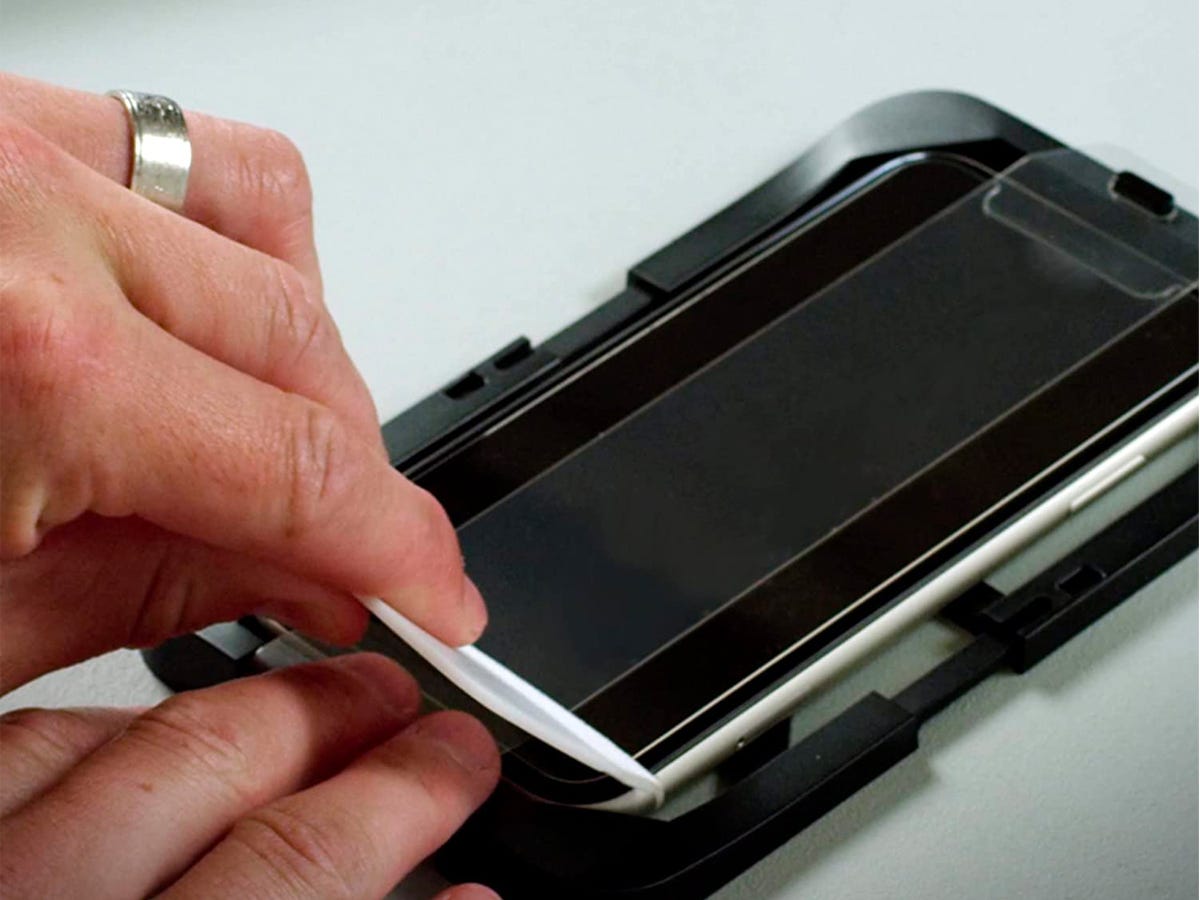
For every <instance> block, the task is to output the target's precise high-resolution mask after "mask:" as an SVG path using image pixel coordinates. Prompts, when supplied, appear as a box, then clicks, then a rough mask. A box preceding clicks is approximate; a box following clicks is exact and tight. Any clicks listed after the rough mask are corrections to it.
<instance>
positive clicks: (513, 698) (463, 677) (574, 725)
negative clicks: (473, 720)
mask: <svg viewBox="0 0 1200 900" xmlns="http://www.w3.org/2000/svg"><path fill="white" fill-rule="evenodd" d="M359 599H360V600H361V601H362V604H363V605H364V606H365V607H366V608H367V609H369V610H370V611H371V612H372V613H373V614H374V615H375V616H376V618H378V619H379V621H381V622H383V624H384V625H386V626H387V627H388V628H389V629H390V630H391V631H392V633H393V634H395V635H396V636H397V637H398V638H400V640H402V641H404V643H406V644H408V645H409V646H410V647H412V648H413V650H415V651H416V652H417V653H418V654H420V656H421V657H422V658H423V659H424V660H425V661H426V662H427V663H429V664H430V665H431V666H433V667H434V668H435V669H437V670H438V671H439V672H441V673H442V674H443V675H445V676H446V677H447V678H448V679H450V681H451V682H452V683H453V684H454V685H456V686H457V687H458V689H459V690H461V691H462V692H463V693H465V694H467V695H468V696H470V697H471V698H472V699H474V700H476V701H477V702H479V703H481V704H483V705H484V706H486V707H487V708H488V709H490V710H491V711H492V712H494V713H495V714H496V715H498V716H500V718H502V719H504V720H506V721H508V722H511V723H512V724H513V725H516V726H517V727H518V728H520V729H521V730H522V731H524V732H525V733H527V734H529V735H532V736H533V737H535V738H537V739H538V740H541V741H544V742H545V743H547V744H549V745H550V746H551V747H553V748H554V749H555V750H558V751H559V752H561V753H565V754H566V755H567V756H569V757H571V758H572V759H575V760H577V761H579V762H581V763H583V764H584V765H585V766H589V767H590V768H593V769H595V770H596V771H597V772H602V773H604V774H605V775H609V776H611V777H612V778H615V779H616V780H617V781H619V782H621V784H623V785H625V786H626V787H629V788H632V789H633V790H634V791H636V792H638V793H640V794H642V795H643V796H644V797H647V798H651V799H653V801H654V805H655V807H658V806H661V805H662V802H663V786H662V783H661V782H659V780H658V778H657V777H655V775H654V773H653V772H651V771H650V770H649V769H647V768H646V767H645V766H643V765H642V764H641V763H639V762H638V761H637V760H636V759H634V758H633V757H632V756H630V755H629V754H628V753H626V752H625V751H624V750H622V749H621V748H620V747H618V746H617V745H616V744H614V743H613V742H612V741H610V740H609V739H608V738H606V737H605V736H604V735H602V734H601V733H600V732H598V731H597V730H596V729H595V728H593V727H592V726H590V725H588V724H587V723H586V722H584V721H583V720H582V719H581V718H579V717H578V716H577V715H575V714H574V713H572V712H571V711H570V710H568V709H566V708H565V707H563V706H561V705H560V704H559V703H557V702H556V701H554V700H552V699H551V698H550V697H548V696H546V695H545V694H544V693H542V692H541V691H539V690H538V689H537V688H535V687H534V686H533V685H531V684H530V683H529V682H527V681H526V680H525V679H523V678H521V677H520V676H519V675H517V674H516V673H514V672H512V671H511V670H509V669H507V668H506V667H504V666H502V665H501V664H500V663H498V662H496V660H494V659H492V658H491V657H490V656H488V655H487V654H486V653H484V652H483V651H482V650H479V649H478V648H476V647H450V646H448V645H447V644H443V643H442V642H441V641H439V640H438V639H437V638H435V637H434V636H433V635H431V634H429V633H428V632H427V631H425V630H424V629H422V628H421V627H420V626H418V625H415V624H413V623H412V622H411V621H409V620H408V619H407V618H406V617H405V616H403V615H401V614H400V613H398V612H396V610H394V609H392V607H390V606H388V605H387V604H386V603H384V602H383V601H382V600H380V599H378V598H377V597H363V598H359Z"/></svg>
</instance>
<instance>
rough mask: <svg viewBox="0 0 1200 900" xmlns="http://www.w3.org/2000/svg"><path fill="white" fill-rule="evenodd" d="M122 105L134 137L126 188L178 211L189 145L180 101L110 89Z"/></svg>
mask: <svg viewBox="0 0 1200 900" xmlns="http://www.w3.org/2000/svg"><path fill="white" fill-rule="evenodd" d="M108 96H110V97H116V98H117V99H118V100H120V101H121V105H122V106H124V107H125V112H126V114H127V115H128V117H129V129H130V132H131V133H132V136H133V164H132V165H131V166H130V167H129V189H130V190H131V191H133V192H134V193H135V194H139V195H140V196H142V197H145V198H146V199H147V200H153V201H154V202H155V203H158V204H159V205H161V206H165V207H166V208H167V209H170V210H174V211H175V212H181V211H182V210H183V201H184V198H185V197H186V196H187V183H188V171H189V170H190V169H191V167H192V144H191V141H189V140H188V132H187V123H186V122H185V121H184V120H183V110H182V109H180V107H179V104H178V103H176V102H175V101H174V100H171V99H169V98H167V97H162V96H159V95H158V94H141V93H138V92H137V91H109V92H108Z"/></svg>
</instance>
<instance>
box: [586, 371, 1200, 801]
mask: <svg viewBox="0 0 1200 900" xmlns="http://www.w3.org/2000/svg"><path fill="white" fill-rule="evenodd" d="M1191 375H1192V373H1189V376H1188V377H1191ZM1115 424H1116V423H1114V425H1115ZM1198 424H1200V400H1198V399H1197V398H1196V397H1195V396H1193V397H1192V398H1191V399H1189V400H1186V401H1184V402H1183V403H1182V404H1181V405H1179V406H1176V407H1175V408H1174V409H1173V410H1171V411H1170V412H1169V413H1167V414H1166V415H1164V416H1163V417H1162V418H1161V419H1159V420H1158V421H1157V422H1155V423H1154V424H1152V425H1151V426H1149V427H1148V428H1146V429H1145V430H1143V431H1142V432H1140V433H1138V434H1136V435H1135V436H1134V437H1132V438H1131V439H1129V440H1128V441H1127V442H1126V443H1124V444H1123V445H1121V446H1120V447H1118V448H1117V449H1116V450H1114V451H1113V452H1112V453H1110V454H1108V455H1107V456H1104V457H1102V458H1101V459H1100V460H1099V461H1098V462H1097V463H1096V464H1095V465H1093V466H1091V467H1089V468H1088V469H1087V470H1086V471H1085V472H1083V473H1082V474H1080V475H1078V476H1077V477H1075V478H1073V479H1072V480H1071V481H1069V482H1068V483H1067V484H1066V486H1065V487H1063V488H1061V489H1059V490H1058V491H1055V492H1054V493H1053V494H1051V495H1050V496H1049V497H1047V498H1046V499H1045V500H1043V501H1042V502H1041V503H1039V504H1038V505H1037V506H1035V507H1034V508H1033V509H1031V510H1030V511H1029V512H1028V513H1026V514H1025V515H1024V516H1022V517H1021V518H1020V519H1019V520H1017V521H1016V522H1014V523H1012V524H1011V525H1010V526H1009V527H1007V528H1005V529H1004V530H1003V531H1001V532H999V533H998V534H996V535H994V536H993V537H992V538H990V539H988V540H987V541H985V542H984V543H983V544H981V545H979V546H978V547H976V548H975V549H974V550H973V551H971V552H970V553H968V554H967V555H966V556H963V557H962V558H961V559H958V560H956V561H955V562H953V563H951V564H950V565H949V566H947V567H946V568H945V569H944V570H943V571H942V572H940V573H939V574H938V575H936V576H935V577H934V578H932V579H930V580H929V581H927V582H926V583H925V584H924V585H922V586H921V587H919V588H918V589H916V590H915V591H913V592H912V593H911V594H909V595H908V596H907V597H905V598H904V599H903V600H901V601H900V602H898V603H897V604H896V606H895V607H893V608H892V609H891V610H889V611H888V612H886V613H884V614H883V615H881V616H879V617H878V618H877V619H875V620H874V621H872V622H871V623H870V624H868V625H866V626H864V627H863V628H862V629H860V630H859V631H858V632H856V633H855V634H854V635H853V636H852V637H850V638H848V639H847V640H846V641H844V642H843V643H841V644H839V645H838V646H837V647H835V648H834V649H832V650H831V651H829V652H828V653H827V654H825V655H824V656H822V657H821V658H820V659H818V660H816V661H814V662H813V663H812V664H811V665H809V666H807V667H805V668H804V669H803V670H801V671H800V672H798V673H796V675H794V676H793V677H792V678H790V679H789V680H787V681H785V682H784V683H783V684H781V685H779V687H777V688H776V689H775V690H774V691H772V692H771V693H770V694H768V695H767V696H766V697H764V698H762V699H761V700H760V701H759V702H757V703H755V704H754V705H753V706H751V707H748V708H747V709H745V710H743V711H742V712H740V713H738V714H737V715H735V716H734V717H732V718H731V719H729V720H727V721H726V722H724V723H723V724H722V725H720V726H718V727H717V728H716V729H714V730H713V731H712V732H710V733H709V734H707V735H705V736H704V737H703V738H702V739H700V740H699V741H697V742H696V743H695V744H693V745H692V746H691V747H689V748H688V749H687V750H686V751H684V752H683V753H681V754H680V755H679V756H678V757H676V758H675V759H673V760H671V761H670V762H668V763H667V764H666V765H664V766H662V767H661V768H660V769H658V771H657V772H656V773H655V774H656V776H657V778H658V781H659V783H660V784H661V785H662V787H663V790H664V791H665V792H666V793H667V794H670V793H671V792H673V791H675V790H677V789H678V788H680V787H682V786H683V785H685V784H687V783H688V782H689V781H692V780H693V779H695V778H696V777H698V776H700V775H703V774H705V773H706V772H709V771H711V770H712V768H713V767H714V766H716V765H717V764H718V763H720V762H722V761H723V760H725V759H726V758H728V757H729V756H730V755H731V754H732V753H733V752H734V751H735V750H736V749H737V748H738V747H739V746H742V745H744V744H745V743H746V742H748V741H750V740H752V739H753V738H755V737H757V736H758V735H760V734H762V733H763V732H764V731H765V730H766V729H767V728H769V727H770V726H771V725H774V724H775V723H776V722H779V721H781V720H783V719H784V718H786V717H787V716H789V715H790V714H791V713H792V712H794V711H795V709H796V708H797V707H798V706H799V705H800V703H801V702H802V701H803V700H804V699H805V698H806V697H808V696H810V695H811V694H813V693H814V692H815V691H817V690H818V689H820V688H821V687H823V686H825V685H827V684H829V683H830V682H831V681H832V680H833V679H834V678H836V677H837V676H838V675H840V674H842V673H844V672H845V671H846V670H847V669H849V668H850V667H851V666H853V665H854V664H855V663H857V662H859V661H860V660H862V659H863V658H864V657H866V656H868V655H870V654H871V653H874V652H875V651H876V650H879V649H881V648H882V647H884V646H885V645H886V644H888V643H889V642H891V641H893V640H894V639H895V638H896V637H897V636H898V635H899V634H901V633H902V632H904V631H906V630H907V629H909V628H912V627H913V626H915V625H917V624H919V623H920V622H922V621H925V620H927V619H929V618H930V617H931V616H933V615H934V614H936V613H937V611H938V610H939V609H940V608H941V607H943V606H945V605H946V604H947V603H949V602H950V601H951V600H953V599H954V598H955V597H957V596H959V595H960V594H961V593H962V592H963V591H965V590H966V589H968V588H969V587H971V586H972V585H974V584H976V583H978V582H979V581H981V580H982V579H983V578H985V577H986V576H987V575H988V574H990V573H991V572H992V571H994V570H995V569H997V568H998V567H999V566H1001V565H1002V564H1003V563H1005V562H1007V561H1008V560H1010V559H1011V558H1012V557H1014V556H1015V555H1016V554H1017V553H1019V552H1020V551H1021V550H1023V549H1025V548H1026V547H1028V546H1029V545H1030V544H1032V543H1033V542H1034V541H1036V540H1037V539H1039V538H1041V537H1043V536H1045V535H1046V534H1047V533H1049V532H1050V531H1052V530H1053V529H1054V528H1055V527H1057V526H1058V525H1061V524H1062V523H1063V522H1065V521H1066V520H1067V519H1068V518H1070V516H1072V515H1073V514H1075V513H1077V512H1079V511H1080V510H1081V509H1082V508H1083V507H1084V506H1086V505H1088V504H1090V503H1091V502H1092V501H1093V500H1095V499H1098V498H1099V497H1100V496H1102V495H1103V494H1104V493H1106V492H1107V491H1108V490H1109V489H1110V488H1112V487H1115V486H1116V485H1117V484H1118V483H1120V482H1121V481H1123V480H1124V477H1125V476H1128V475H1131V474H1132V473H1133V472H1135V471H1138V470H1140V469H1141V468H1142V465H1143V464H1144V463H1145V462H1147V461H1148V460H1150V459H1151V458H1153V457H1155V456H1157V455H1158V454H1160V453H1162V452H1163V451H1165V450H1167V449H1169V448H1170V447H1172V446H1174V445H1175V444H1177V443H1179V442H1180V441H1181V440H1183V439H1184V438H1186V437H1187V436H1188V435H1194V434H1195V433H1196V430H1197V425H1198ZM589 808H594V809H603V810H609V811H612V812H624V813H646V812H650V811H652V810H653V809H655V808H657V806H652V805H650V804H648V803H647V802H646V800H645V798H644V797H643V796H641V795H640V794H639V793H636V792H628V793H625V794H621V795H620V796H618V797H615V798H613V799H612V800H607V801H604V802H602V803H596V804H590V805H589Z"/></svg>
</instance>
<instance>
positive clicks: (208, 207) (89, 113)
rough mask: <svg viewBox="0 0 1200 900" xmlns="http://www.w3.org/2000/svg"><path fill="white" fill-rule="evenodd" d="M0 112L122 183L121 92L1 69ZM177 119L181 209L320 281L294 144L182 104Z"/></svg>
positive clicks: (126, 141) (307, 189)
mask: <svg viewBox="0 0 1200 900" xmlns="http://www.w3.org/2000/svg"><path fill="white" fill-rule="evenodd" d="M0 112H4V113H6V114H7V115H10V116H12V117H13V118H15V119H17V120H18V121H20V122H23V123H24V124H25V125H27V126H29V127H30V128H32V129H34V130H35V131H38V132H40V133H41V134H42V135H43V136H44V137H46V138H47V139H49V140H50V141H52V142H53V143H55V144H57V145H58V146H59V147H61V148H63V149H64V150H66V151H67V152H68V153H69V154H71V155H72V156H74V157H75V158H76V159H78V160H80V161H81V162H83V163H84V164H85V165H87V166H89V167H90V168H92V169H95V170H96V171H97V172H99V173H101V174H102V175H104V176H106V177H108V178H110V179H112V180H113V181H116V182H119V183H120V184H122V185H127V184H128V183H129V167H130V163H131V147H130V138H129V123H128V121H127V119H126V116H125V111H124V109H123V108H122V106H121V103H120V101H118V100H116V99H114V98H112V97H105V96H101V95H99V94H89V93H86V92H84V91H75V90H70V89H68V88H62V87H58V86H55V85H49V84H43V83H41V82H37V81H32V80H30V79H26V78H20V77H18V76H16V75H10V74H7V73H4V72H0ZM185 118H186V121H187V127H188V136H189V137H190V139H191V143H192V168H191V173H190V175H189V177H188V192H187V202H186V204H185V205H184V209H183V213H184V215H185V216H187V217H188V218H189V219H193V220H194V221H196V222H199V223H200V224H202V225H206V226H208V227H209V228H211V229H212V230H213V231H216V232H218V233H220V234H223V235H224V236H225V237H227V238H231V239H232V240H235V241H237V242H238V243H241V244H245V245H246V246H247V247H253V248H254V249H255V250H261V251H262V252H263V253H266V254H269V255H270V256H274V257H276V258H278V259H282V260H284V261H285V262H288V263H291V264H292V265H293V266H295V267H296V268H297V269H298V270H300V272H301V273H302V274H304V275H305V277H307V278H309V279H311V280H312V282H313V284H315V285H319V284H320V271H319V268H318V266H317V253H316V248H315V246H314V244H313V219H312V187H311V185H310V183H309V179H308V171H307V169H306V168H305V165H304V160H303V158H302V157H301V155H300V151H299V150H297V149H296V147H295V145H293V144H292V142H291V141H289V140H288V139H287V138H286V137H284V136H283V135H281V134H279V133H278V132H275V131H271V130H268V129H264V128H257V127H255V126H252V125H246V124H243V123H241V122H231V121H227V120H224V119H218V118H215V117H213V116H206V115H204V114H202V113H197V112H191V111H188V112H186V113H185Z"/></svg>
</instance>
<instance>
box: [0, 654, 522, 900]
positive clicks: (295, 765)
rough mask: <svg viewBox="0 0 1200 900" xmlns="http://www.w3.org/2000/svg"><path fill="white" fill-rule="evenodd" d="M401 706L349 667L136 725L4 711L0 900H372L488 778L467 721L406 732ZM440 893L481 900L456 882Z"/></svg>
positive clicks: (487, 750) (452, 822)
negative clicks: (148, 899) (151, 898)
mask: <svg viewBox="0 0 1200 900" xmlns="http://www.w3.org/2000/svg"><path fill="white" fill-rule="evenodd" d="M417 704H418V693H417V689H416V685H415V684H414V683H413V681H412V679H411V678H409V677H408V676H407V675H405V674H404V672H403V671H402V670H401V669H400V668H399V667H397V666H396V665H395V664H394V663H392V662H390V661H388V660H386V659H383V658H382V657H378V656H370V655H365V654H363V655H356V656H345V657H339V658H337V659H335V660H330V661H326V662H323V663H317V664H313V665H305V666H295V667H292V668H289V669H285V670H282V671H278V672H272V673H270V674H267V675H260V676H258V677H255V678H248V679H243V680H241V681H234V682H230V683H228V684H224V685H221V686H219V687H215V688H210V689H208V690H204V691H195V692H192V693H189V694H181V695H179V696H177V697H173V698H171V699H170V700H167V701H166V702H165V703H163V704H162V705H160V706H158V707H156V708H154V709H152V710H149V711H147V712H142V713H140V714H139V713H137V712H135V711H128V710H100V709H91V710H56V711H46V710H32V711H26V712H17V713H10V714H8V715H6V716H4V717H2V718H0V848H3V850H2V852H0V894H2V895H3V896H5V897H14V898H15V897H37V898H42V900H50V898H57V897H63V898H67V897H96V898H104V897H144V896H148V895H150V894H154V893H157V892H159V891H162V892H163V893H162V895H161V896H162V897H164V898H169V900H183V898H193V897H195V898H209V897H255V898H314V900H315V898H321V900H325V898H338V897H345V898H352V900H364V898H370V897H380V896H382V895H383V894H385V893H386V892H387V891H388V890H389V889H390V888H391V887H392V885H394V884H395V883H396V882H397V881H398V880H399V879H400V878H401V877H403V875H404V874H405V873H406V872H407V871H408V870H409V869H411V868H412V867H413V866H414V865H415V864H416V863H417V862H418V861H419V860H421V859H422V858H423V857H424V856H426V855H427V854H429V853H430V852H432V851H433V850H434V849H435V848H436V847H437V846H438V845H439V844H441V843H442V842H443V841H444V840H445V839H446V838H447V837H448V836H449V835H450V833H451V832H452V831H453V830H454V829H455V828H457V827H458V825H459V824H460V823H461V822H462V820H463V819H464V818H465V817H466V816H467V814H468V813H469V812H470V811H471V810H473V809H474V808H475V806H476V805H478V804H479V803H480V802H481V801H482V800H483V798H484V797H485V796H486V795H487V794H488V792H489V791H490V790H491V789H492V787H493V786H494V785H495V782H496V778H497V775H498V772H499V763H498V760H497V756H496V749H495V746H494V744H493V743H492V740H491V738H490V737H489V736H488V734H487V732H486V731H484V730H483V727H482V726H481V725H479V723H478V722H476V721H475V720H473V719H471V718H470V717H468V716H465V715H462V714H460V713H435V714H433V715H429V716H425V717H424V718H422V719H416V721H415V722H414V718H415V716H416V712H417ZM446 897H453V898H454V900H468V898H470V900H483V898H488V897H493V898H494V897H495V895H494V894H493V893H492V892H491V891H489V890H487V889H486V888H482V887H479V886H459V887H457V888H452V889H451V890H450V891H449V892H447V893H446V894H444V895H442V898H446ZM440 900H441V898H440Z"/></svg>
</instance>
